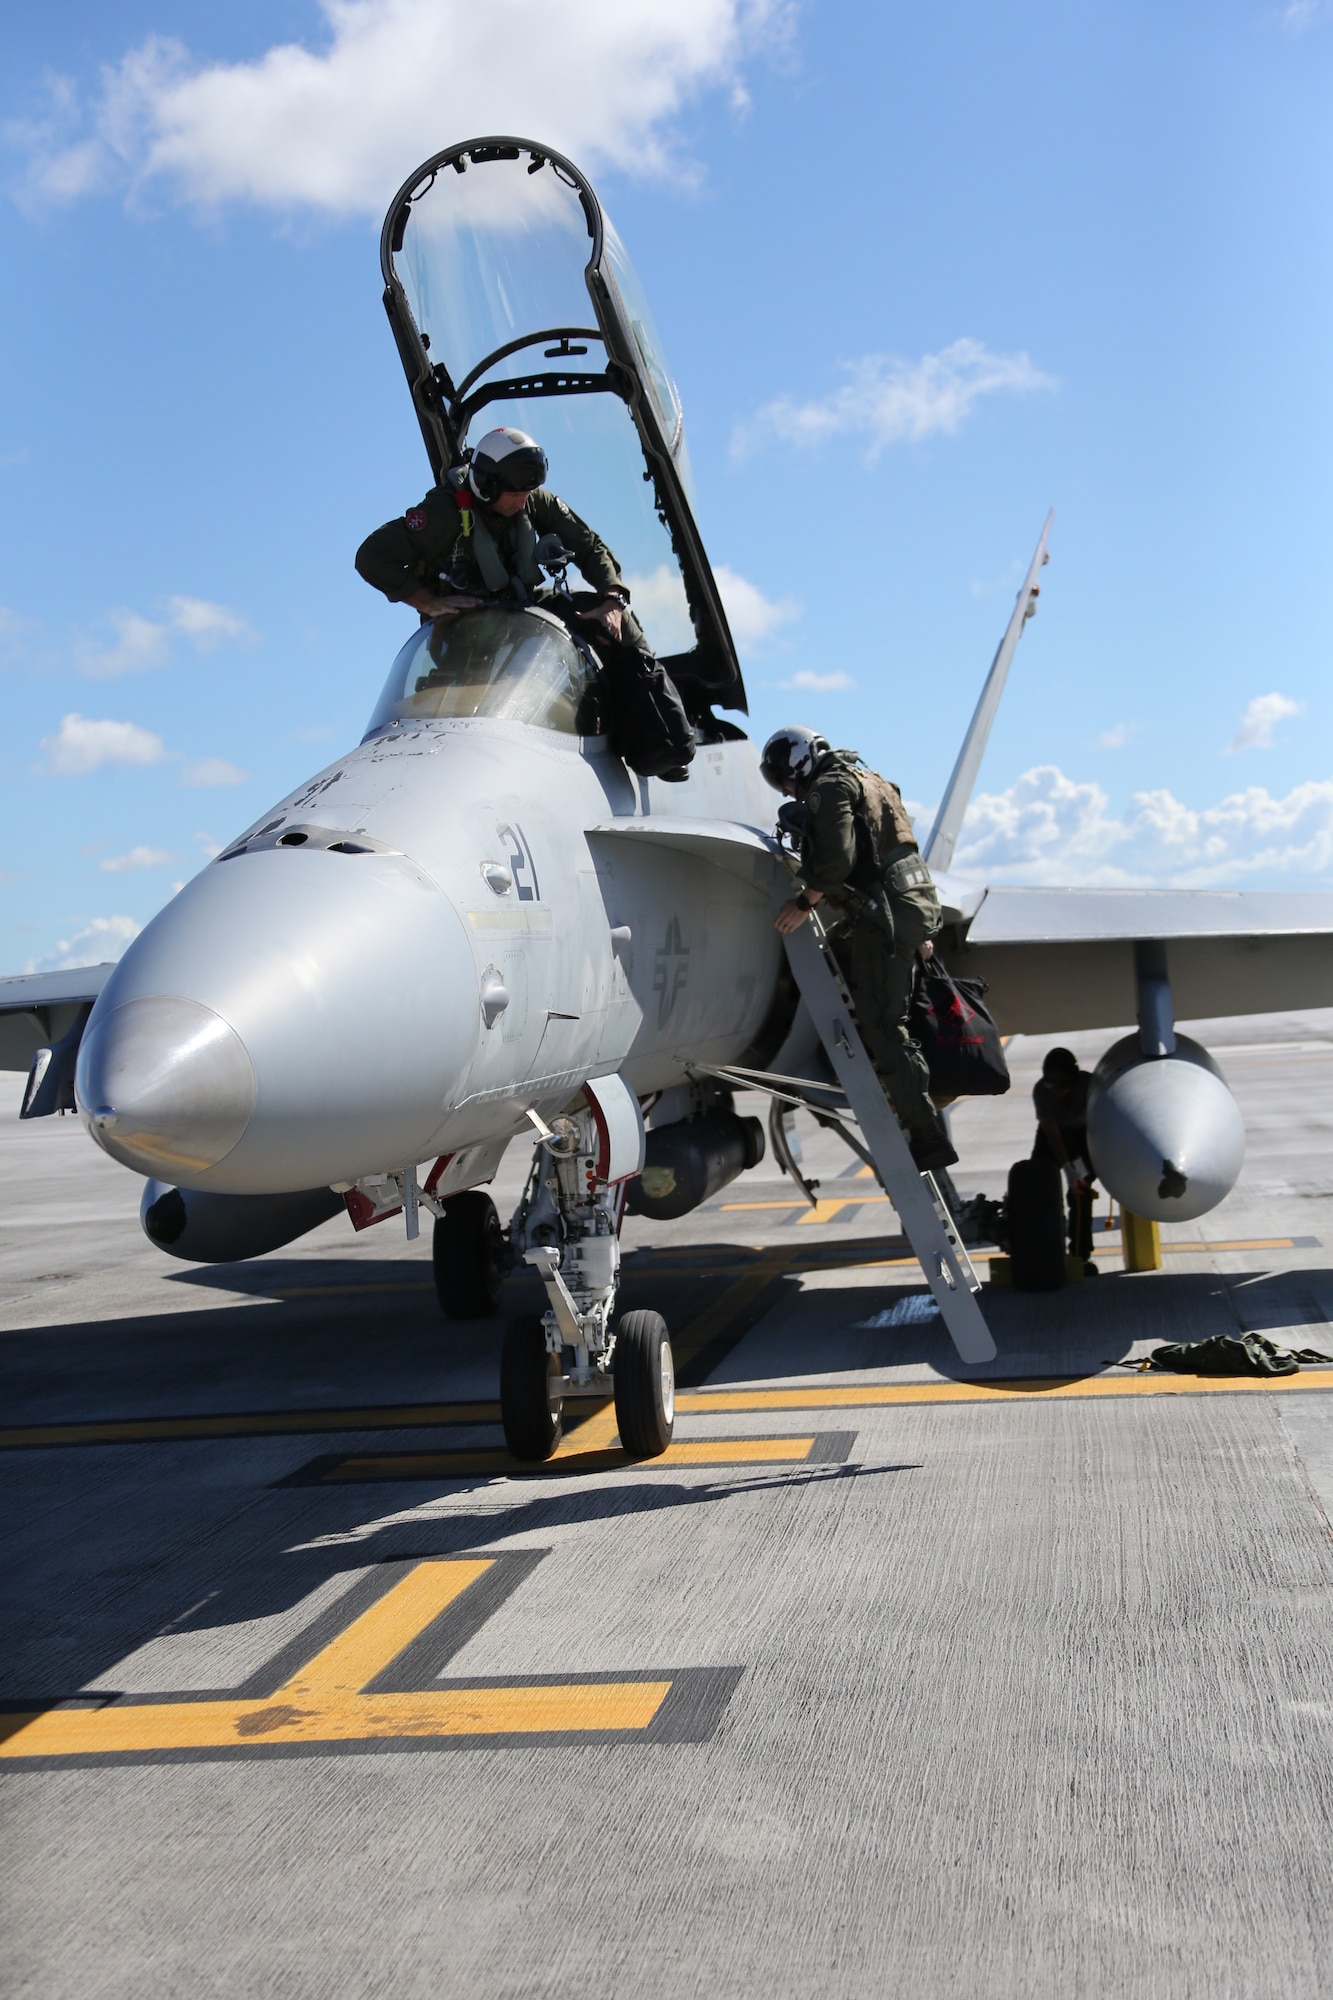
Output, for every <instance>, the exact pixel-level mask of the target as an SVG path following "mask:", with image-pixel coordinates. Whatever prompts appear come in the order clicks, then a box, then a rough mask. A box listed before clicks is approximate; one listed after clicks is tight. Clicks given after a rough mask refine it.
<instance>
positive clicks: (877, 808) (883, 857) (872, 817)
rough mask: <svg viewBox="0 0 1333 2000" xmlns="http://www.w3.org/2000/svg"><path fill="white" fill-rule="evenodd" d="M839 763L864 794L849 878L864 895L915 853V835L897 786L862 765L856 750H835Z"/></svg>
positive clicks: (877, 886) (856, 819) (851, 883)
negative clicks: (853, 866)
mask: <svg viewBox="0 0 1333 2000" xmlns="http://www.w3.org/2000/svg"><path fill="white" fill-rule="evenodd" d="M833 755H834V757H835V758H836V759H837V761H838V762H839V763H840V764H841V765H843V767H844V768H845V769H846V770H848V771H850V772H851V774H852V776H853V777H854V778H855V780H856V783H857V787H858V789H859V791H860V794H861V799H860V805H859V807H858V808H857V811H856V814H855V821H856V866H855V868H854V869H853V870H852V873H851V875H850V876H849V877H848V880H849V882H850V885H851V887H852V888H853V889H860V890H861V891H862V893H863V894H869V893H871V892H872V891H873V890H875V889H877V888H880V887H882V886H883V883H884V877H885V874H886V872H887V870H888V869H889V868H890V867H892V866H893V864H894V862H896V861H901V860H902V859H903V858H904V856H905V854H906V853H908V852H911V853H915V852H916V844H917V843H916V834H915V833H914V832H913V830H912V822H911V820H910V819H909V818H908V816H907V808H906V806H905V805H904V804H903V795H902V793H901V792H900V791H899V790H898V787H897V786H896V785H894V784H891V783H890V782H889V780H888V779H887V778H881V777H880V775H879V772H878V771H872V770H871V769H870V766H869V765H868V764H863V763H862V761H861V758H860V756H859V755H858V753H857V752H856V751H855V750H835V751H834V752H833Z"/></svg>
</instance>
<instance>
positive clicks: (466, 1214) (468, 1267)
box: [431, 1188, 505, 1319]
mask: <svg viewBox="0 0 1333 2000" xmlns="http://www.w3.org/2000/svg"><path fill="white" fill-rule="evenodd" d="M431 1260H432V1262H433V1264H434V1267H435V1296H436V1297H437V1298H438V1299H439V1301H440V1305H441V1306H442V1308H443V1310H444V1311H445V1313H446V1314H447V1315H448V1317H449V1318H450V1319H490V1318H491V1316H492V1315H493V1314H494V1312H495V1309H496V1307H497V1306H498V1305H499V1303H500V1287H501V1286H502V1285H503V1283H504V1275H505V1240H504V1231H503V1229H501V1227H500V1218H499V1216H498V1215H497V1214H496V1211H495V1203H494V1202H493V1201H492V1200H491V1198H490V1196H489V1195H488V1194H483V1193H482V1192H481V1189H480V1188H469V1190H468V1192H467V1193H466V1194H452V1195H450V1196H449V1199H448V1200H447V1201H446V1202H445V1204H444V1214H443V1215H437V1216H436V1218H435V1231H434V1234H433V1236H432V1238H431Z"/></svg>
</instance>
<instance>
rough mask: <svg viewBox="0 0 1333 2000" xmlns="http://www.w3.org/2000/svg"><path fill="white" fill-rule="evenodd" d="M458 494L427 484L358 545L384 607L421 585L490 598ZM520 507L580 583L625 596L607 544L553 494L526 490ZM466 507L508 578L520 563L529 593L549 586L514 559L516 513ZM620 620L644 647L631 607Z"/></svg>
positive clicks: (630, 638) (361, 564)
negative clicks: (554, 540)
mask: <svg viewBox="0 0 1333 2000" xmlns="http://www.w3.org/2000/svg"><path fill="white" fill-rule="evenodd" d="M457 491H458V489H457V488H456V487H455V486H454V485H453V484H452V483H451V482H450V481H449V480H447V479H446V480H445V482H444V483H443V484H442V485H440V486H433V487H432V488H431V490H430V492H429V493H428V494H427V495H426V497H425V499H424V500H423V501H422V502H421V503H420V505H419V506H416V507H409V508H408V510H407V512H406V514H402V515H400V516H399V517H398V519H397V520H396V521H386V522H385V523H384V526H383V527H382V528H376V530H375V532H374V533H373V534H371V535H367V537H366V539H365V541H364V542H362V544H361V546H360V548H359V549H358V550H357V552H356V567H357V570H358V572H359V573H360V575H361V576H363V577H364V578H365V580H366V582H367V583H369V584H373V585H374V587H375V589H376V590H382V591H383V593H384V595H385V596H386V597H387V598H388V599H389V601H390V603H391V604H401V603H402V602H404V600H405V599H407V598H409V597H412V596H414V595H415V594H416V592H417V591H418V590H421V589H427V590H431V591H443V593H444V594H445V595H447V594H448V592H449V591H450V589H453V590H457V591H460V592H462V593H464V594H466V595H471V596H477V597H486V596H488V595H490V588H489V587H488V586H487V584H486V583H485V582H484V580H483V577H482V572H481V569H480V567H479V564H478V560H477V556H476V552H475V548H474V538H473V535H472V534H471V533H470V532H468V526H469V524H468V523H467V522H466V521H465V519H464V514H463V510H462V509H460V507H459V505H458V501H457V498H456V493H457ZM468 498H469V499H472V496H471V495H468ZM523 511H524V513H525V514H526V516H527V519H528V521H529V522H530V523H531V530H532V532H531V533H530V534H529V535H528V536H527V537H526V538H525V539H526V540H528V541H529V542H530V541H531V540H532V539H533V538H534V537H535V538H536V539H538V540H539V539H540V538H541V536H543V535H559V537H560V539H561V541H562V542H563V543H564V545H565V547H566V548H567V549H568V550H569V551H570V553H571V555H572V556H573V558H574V562H575V564H576V566H577V568H578V570H579V572H580V574H581V575H582V577H583V578H584V581H585V582H586V583H588V584H590V585H591V587H592V589H593V591H594V592H595V593H596V595H597V596H598V597H601V596H602V595H603V594H604V592H606V591H608V590H611V589H615V590H621V591H625V595H626V596H627V597H628V595H629V592H628V591H627V590H626V589H625V585H624V582H623V581H622V579H621V575H620V565H619V564H618V563H617V561H616V559H615V557H614V556H613V555H612V553H611V551H610V549H608V547H607V546H606V543H605V542H604V541H602V539H601V537H600V536H599V535H595V534H594V533H593V531H592V529H591V528H590V527H589V526H588V524H587V522H586V521H582V520H580V519H579V516H578V515H577V514H576V513H575V512H574V510H573V508H572V507H567V506H566V505H565V503H564V501H563V500H561V499H560V498H559V496H558V495H557V494H555V493H552V492H550V491H549V490H548V489H547V488H546V487H544V486H539V487H538V488H537V489H536V491H535V492H533V493H530V494H529V495H528V501H527V506H526V507H525V508H524V510H523ZM469 512H470V513H472V514H473V516H474V519H477V520H480V522H481V523H482V524H483V527H484V531H485V532H486V533H488V534H489V536H490V538H491V540H492V541H493V543H494V544H495V548H496V552H497V553H498V555H499V557H500V560H501V562H502V563H503V565H504V567H505V569H506V570H507V571H508V572H509V573H510V574H511V575H519V576H521V575H522V572H523V569H524V567H525V566H526V567H529V575H528V576H527V577H526V578H524V581H525V582H526V583H527V584H528V587H529V588H530V590H531V591H532V595H533V596H534V597H540V596H542V595H544V594H549V588H550V587H549V585H548V584H546V582H545V580H544V578H542V576H541V574H540V572H539V571H537V570H536V569H535V567H531V565H530V564H529V565H525V564H524V563H523V561H522V559H521V543H520V539H519V528H518V518H519V517H513V518H510V519H506V518H505V517H504V516H503V515H500V514H494V513H492V512H491V511H490V509H489V508H486V507H482V506H481V505H480V503H479V502H477V501H476V500H475V499H472V507H471V509H469ZM581 595H582V594H581V593H580V596H581ZM579 601H580V597H576V598H575V603H576V604H577V603H579ZM621 623H622V630H623V632H624V636H625V639H626V641H627V642H628V643H629V644H630V645H631V646H634V647H637V648H638V649H639V650H640V651H646V650H647V643H646V641H645V639H644V637H643V633H642V630H641V629H640V626H639V623H638V620H637V619H636V618H635V616H634V614H633V612H632V611H628V610H627V611H626V612H625V613H624V614H623V616H622V621H621Z"/></svg>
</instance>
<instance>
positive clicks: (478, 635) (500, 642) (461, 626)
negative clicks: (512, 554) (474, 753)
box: [366, 605, 592, 737]
mask: <svg viewBox="0 0 1333 2000" xmlns="http://www.w3.org/2000/svg"><path fill="white" fill-rule="evenodd" d="M591 689H592V675H591V673H590V672H589V669H588V666H587V663H586V661H585V660H584V658H583V655H582V654H581V653H580V651H579V649H578V647H577V646H576V645H575V644H574V642H573V640H572V639H571V638H570V636H569V634H568V632H566V631H565V629H564V627H563V626H562V625H561V624H560V622H559V620H558V619H555V618H552V617H551V615H550V614H549V612H544V611H541V610H538V609H535V608H534V609H531V610H527V611H513V610H510V609H509V608H508V607H507V606H503V605H488V606H486V607H485V608H484V609H482V610H479V611H464V612H460V613H459V614H458V615H457V616H455V617H452V618H437V619H435V621H434V622H433V623H432V624H429V625H423V626H422V627H421V629H420V630H419V631H418V632H414V633H413V635H412V637H411V638H410V639H409V640H408V642H407V644H406V645H405V646H404V647H403V648H402V650H401V651H400V652H399V654H398V657H397V659H396V660H395V661H394V663H393V666H392V667H391V668H390V669H389V678H388V680H387V681H386V682H385V685H384V692H383V694H382V695H381V696H380V698H379V703H378V705H377V706H376V709H375V713H374V714H373V715H372V716H371V718H370V727H369V729H368V730H367V731H366V736H367V737H371V736H375V735H378V734H379V732H380V731H381V730H382V729H387V728H390V727H391V726H392V725H393V724H394V723H395V722H436V721H441V720H445V719H457V718H460V717H468V716H477V715H486V716H490V717H492V718H493V719H494V720H497V721H501V722H528V723H532V724H533V725H534V726H535V727H537V728H539V729H556V730H559V731H561V733H562V734H564V735H566V736H573V735H577V734H579V733H580V731H582V730H586V729H588V728H589V727H590V726H591V720H592V719H591V717H590V716H589V715H588V714H587V713H586V712H585V711H586V708H587V704H588V699H589V696H590V693H591Z"/></svg>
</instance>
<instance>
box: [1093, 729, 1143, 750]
mask: <svg viewBox="0 0 1333 2000" xmlns="http://www.w3.org/2000/svg"><path fill="white" fill-rule="evenodd" d="M1142 728H1143V724H1142V723H1141V722H1113V723H1112V724H1111V727H1110V728H1109V729H1103V731H1102V733H1101V735H1100V736H1099V737H1098V738H1097V741H1098V742H1099V743H1100V744H1101V746H1102V749H1103V750H1123V749H1124V747H1125V745H1126V744H1127V743H1128V742H1130V741H1131V740H1132V739H1133V738H1134V737H1135V736H1137V735H1138V733H1139V731H1140V730H1141V729H1142Z"/></svg>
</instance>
